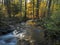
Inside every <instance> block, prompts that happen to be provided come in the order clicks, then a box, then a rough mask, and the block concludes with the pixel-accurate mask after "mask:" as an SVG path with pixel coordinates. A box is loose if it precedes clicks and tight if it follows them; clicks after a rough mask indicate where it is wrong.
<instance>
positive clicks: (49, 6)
mask: <svg viewBox="0 0 60 45" xmlns="http://www.w3.org/2000/svg"><path fill="white" fill-rule="evenodd" d="M51 3H52V0H48V11H47V18H48V19H49V17H50V16H51V12H50V8H51Z"/></svg>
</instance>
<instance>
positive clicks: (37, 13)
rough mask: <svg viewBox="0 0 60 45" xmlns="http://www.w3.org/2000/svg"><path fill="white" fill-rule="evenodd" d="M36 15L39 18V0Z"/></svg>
mask: <svg viewBox="0 0 60 45" xmlns="http://www.w3.org/2000/svg"><path fill="white" fill-rule="evenodd" d="M36 17H37V18H39V0H37V6H36Z"/></svg>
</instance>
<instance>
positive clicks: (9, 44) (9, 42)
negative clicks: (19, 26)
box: [0, 33, 17, 45]
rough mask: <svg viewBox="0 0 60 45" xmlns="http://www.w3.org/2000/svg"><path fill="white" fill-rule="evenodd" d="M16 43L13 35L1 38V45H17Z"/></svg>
mask: <svg viewBox="0 0 60 45" xmlns="http://www.w3.org/2000/svg"><path fill="white" fill-rule="evenodd" d="M16 41H17V39H16V38H15V37H14V35H13V33H9V34H6V35H2V36H0V45H15V44H16Z"/></svg>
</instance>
